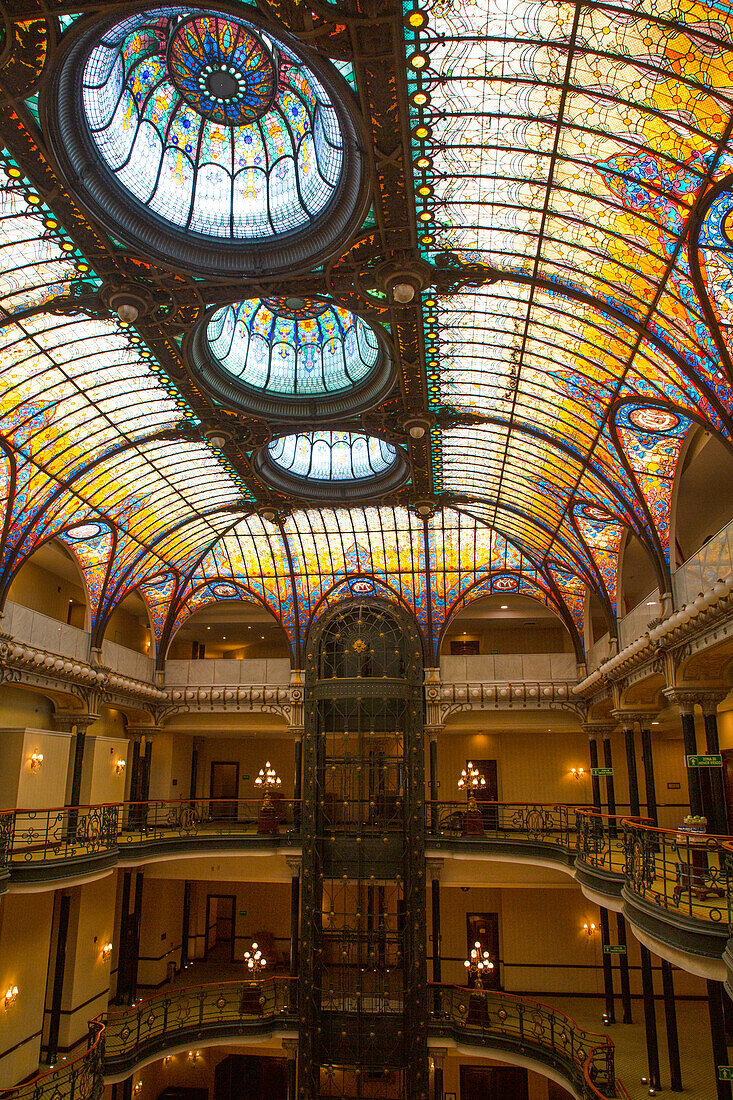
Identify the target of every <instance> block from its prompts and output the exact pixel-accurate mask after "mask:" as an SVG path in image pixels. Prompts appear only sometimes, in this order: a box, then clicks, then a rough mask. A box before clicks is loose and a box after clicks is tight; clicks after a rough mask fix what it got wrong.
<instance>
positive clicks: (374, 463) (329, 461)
mask: <svg viewBox="0 0 733 1100" xmlns="http://www.w3.org/2000/svg"><path fill="white" fill-rule="evenodd" d="M268 451H269V455H270V459H271V461H272V462H273V463H274V464H275V465H276V466H278V467H279V468H280V469H281V470H284V471H285V472H286V473H288V474H290V475H291V476H295V477H302V478H309V479H312V480H316V481H360V480H363V479H366V478H371V477H378V476H379V475H380V474H384V473H385V472H386V471H387V470H389V469H390V467H392V466H393V465H394V464H395V462H396V461H397V451H396V449H395V448H394V447H393V446H392V445H391V444H390V443H386V442H385V441H384V440H383V439H378V438H376V437H374V436H366V435H362V434H361V432H298V433H297V434H294V435H285V436H281V437H280V439H276V440H275V441H274V442H273V443H271V444H270V445H269V447H268Z"/></svg>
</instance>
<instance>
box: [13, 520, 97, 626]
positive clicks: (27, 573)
mask: <svg viewBox="0 0 733 1100" xmlns="http://www.w3.org/2000/svg"><path fill="white" fill-rule="evenodd" d="M8 601H9V602H10V603H11V604H13V603H15V604H20V605H21V606H22V607H27V608H30V610H31V611H38V612H40V613H41V614H43V615H47V616H48V617H49V618H51V619H56V620H57V621H58V622H61V623H67V624H68V625H69V626H75V627H78V628H79V629H80V630H88V629H89V599H88V595H87V589H86V584H85V583H84V574H83V573H82V571H81V568H80V566H79V563H78V562H77V560H76V558H75V557H74V555H73V554H72V553H71V551H70V550H68V549H67V547H66V546H64V544H63V543H62V542H60V541H59V540H58V539H50V540H49V541H48V542H44V543H43V545H42V546H39V547H38V549H37V550H34V552H33V553H32V554H30V555H29V557H27V558H26V559H25V561H24V562H23V564H22V565H21V567H20V569H19V570H18V572H17V573H16V574H15V577H14V578H13V582H12V584H11V585H10V590H9V592H8Z"/></svg>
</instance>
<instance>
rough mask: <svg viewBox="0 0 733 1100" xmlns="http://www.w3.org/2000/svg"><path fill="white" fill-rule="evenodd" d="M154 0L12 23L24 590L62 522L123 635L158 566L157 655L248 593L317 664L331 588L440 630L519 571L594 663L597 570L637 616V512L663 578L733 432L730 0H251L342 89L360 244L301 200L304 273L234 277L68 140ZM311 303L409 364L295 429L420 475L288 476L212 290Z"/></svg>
mask: <svg viewBox="0 0 733 1100" xmlns="http://www.w3.org/2000/svg"><path fill="white" fill-rule="evenodd" d="M130 10H131V9H130V5H129V4H126V5H122V4H113V3H89V2H86V3H80V2H76V3H71V2H66V0H62V2H60V3H53V4H50V5H47V4H44V5H41V4H40V3H36V2H35V0H16V2H15V3H14V4H13V5H12V15H7V13H6V14H5V16H4V18H5V24H4V40H3V46H2V53H1V54H0V94H1V96H2V101H1V102H2V106H0V128H1V129H2V141H3V149H2V157H1V164H2V171H3V185H2V187H1V188H0V272H1V273H0V308H1V309H2V322H3V323H2V328H1V329H0V342H1V344H2V360H1V361H0V368H1V374H0V381H1V383H2V388H1V390H0V437H1V440H2V443H3V450H4V453H5V456H6V461H5V464H4V470H3V475H4V489H3V492H4V498H5V524H4V528H3V534H2V547H1V559H2V560H1V565H2V573H1V574H0V595H2V596H3V597H4V596H6V595H7V591H8V588H9V585H10V583H11V581H12V577H13V576H14V574H15V572H17V570H18V568H19V567H20V565H21V564H22V562H23V561H24V560H25V559H26V558H27V557H28V555H29V554H31V553H32V552H33V550H34V549H35V548H37V547H38V545H40V544H41V543H42V542H44V541H45V540H47V539H49V538H51V537H61V538H62V539H63V540H64V541H65V543H66V545H67V546H68V547H69V548H70V550H71V551H72V552H73V553H75V554H76V556H77V557H78V559H79V561H80V563H81V566H82V569H83V571H84V575H85V578H86V581H87V586H88V588H89V592H90V600H91V603H92V611H93V616H94V629H95V631H96V632H97V634H98V635H99V636H101V633H103V630H104V626H105V623H106V621H107V619H108V617H109V614H110V613H111V610H112V608H113V607H114V606H115V604H116V603H117V602H118V601H119V600H120V599H121V598H122V597H123V596H124V594H125V593H126V592H129V591H130V590H131V589H132V588H133V587H138V588H139V590H140V591H141V593H142V594H143V596H144V598H145V599H146V600H147V601H148V604H149V606H150V608H151V611H152V614H153V619H154V621H155V623H156V632H157V634H158V640H159V642H160V643H161V645H162V646H164V644H165V642H166V641H167V639H169V638H170V636H171V634H172V632H173V631H174V629H175V627H176V625H177V624H179V623H180V622H181V621H182V619H183V618H185V616H186V615H187V614H188V613H189V612H190V611H191V610H193V609H195V608H196V607H199V606H202V605H203V603H206V602H209V601H211V600H214V599H225V598H232V595H233V594H234V595H237V594H239V595H242V594H244V595H251V596H255V597H256V598H258V599H261V600H262V601H263V602H264V603H266V604H267V605H268V606H269V607H271V608H272V609H273V610H274V612H275V614H276V615H277V616H278V617H279V618H280V619H281V620H282V622H283V624H284V626H285V627H286V629H287V630H288V633H289V636H290V638H291V641H292V643H293V647H294V650H295V651H296V655H300V654H301V653H302V646H303V641H304V638H305V635H306V632H307V629H308V625H309V623H310V621H311V620H312V617H313V616H314V615H315V614H317V612H318V609H319V607H320V606H322V605H323V602H324V601H327V600H329V599H331V598H334V595H335V596H339V595H344V594H347V593H353V594H358V593H359V592H360V591H361V592H364V591H370V590H371V591H376V592H379V593H381V594H384V595H387V596H388V597H389V598H393V599H399V600H402V601H404V602H405V603H406V604H407V605H408V606H410V607H411V608H412V609H413V610H414V611H415V613H416V615H417V618H418V621H419V623H420V626H421V628H422V629H423V631H424V634H425V637H426V641H427V642H428V644H430V645H432V646H435V645H436V644H437V641H438V638H439V636H440V631H441V630H442V628H443V625H444V624H445V622H446V621H447V618H448V617H449V616H450V614H451V613H452V611H453V609H454V608H455V607H457V606H459V605H460V604H461V603H462V602H465V600H466V599H467V598H469V597H470V595H471V593H474V594H475V595H477V596H480V595H485V594H486V592H488V591H511V590H521V591H524V592H526V593H527V594H530V595H533V596H534V597H535V598H537V599H541V600H543V602H546V603H548V605H549V606H551V607H553V608H554V609H555V610H556V611H557V613H558V614H559V615H560V616H561V618H563V620H564V621H565V623H566V625H567V626H568V629H570V631H571V633H573V635H574V637H575V640H576V644H577V646H578V650H579V652H580V645H581V643H580V637H581V636H582V615H583V602H584V598H585V593H586V591H587V590H591V591H593V592H595V594H596V595H597V596H598V598H599V599H600V601H601V603H602V604H603V606H604V607H605V608H606V610H607V612H608V613H609V615H610V614H611V613H612V611H613V609H614V606H615V598H616V583H617V581H616V565H617V559H618V551H619V546H620V544H621V540H622V537H623V532H624V531H625V530H627V529H628V530H631V531H633V532H634V533H635V534H636V536H637V537H638V538H639V539H640V540H641V542H642V543H643V544H644V546H645V547H646V548H647V550H648V551H649V554H650V556H651V557H652V559H653V560H654V562H655V567H656V571H657V576H658V580H659V583H660V585H661V586H662V587H668V575H669V525H670V505H671V494H672V486H673V481H674V475H675V468H676V465H677V460H678V457H679V455H680V452H681V448H682V446H683V443H684V440H685V437H686V436H687V435H688V434H689V432H690V431H691V430H692V429H693V428H694V426H695V425H697V424H703V425H705V426H707V427H708V428H710V429H711V430H713V431H715V432H716V433H717V434H718V435H719V436H720V437H721V438H722V439H723V440H724V441H726V442H728V443H731V444H733V438H732V429H733V421H732V411H733V390H732V389H731V384H732V383H733V360H732V359H731V355H732V354H733V347H732V346H731V341H732V338H731V322H732V320H733V314H732V308H733V299H732V298H731V294H733V281H732V273H731V264H732V263H733V230H731V212H732V211H733V190H731V188H732V187H733V146H731V131H732V129H733V101H732V94H733V14H731V13H730V11H729V10H728V8H727V7H725V6H722V5H720V6H717V5H714V6H711V5H707V4H700V3H693V2H687V3H685V4H684V5H682V4H679V5H678V4H675V3H670V2H666V0H663V2H659V3H654V4H652V3H651V2H650V3H638V4H634V5H629V4H627V5H622V6H619V5H614V4H599V3H584V2H580V0H579V2H575V3H571V2H568V3H564V2H552V3H545V4H537V3H529V2H526V3H525V2H523V0H512V2H511V3H509V2H508V0H426V2H414V3H413V0H406V2H405V3H398V2H397V0H340V2H334V3H327V2H324V0H316V2H309V0H301V2H295V0H260V2H259V4H257V5H256V6H252V8H251V9H250V8H248V6H247V5H246V4H239V5H236V6H235V7H231V6H229V7H227V5H226V4H221V5H218V4H212V5H210V6H208V7H207V11H212V10H221V11H223V12H225V13H226V12H227V11H229V12H230V13H235V14H236V15H238V16H240V17H247V13H248V12H251V19H252V20H253V21H254V25H255V26H256V27H257V28H259V29H260V30H261V31H262V33H263V34H265V35H270V36H271V38H268V39H267V41H274V42H276V43H277V41H280V40H279V39H278V38H277V36H278V34H279V35H281V39H282V41H283V42H286V43H288V42H291V43H295V44H296V47H297V48H298V49H302V50H303V51H304V53H303V56H304V57H306V58H310V59H311V61H312V66H313V67H314V71H316V70H317V72H318V74H319V77H323V79H324V80H326V81H327V79H328V72H329V71H330V69H329V66H331V65H332V68H333V71H334V72H335V73H336V77H335V78H334V80H335V81H336V83H334V85H333V87H338V88H340V89H341V91H340V96H341V108H343V112H344V119H345V120H346V121H345V122H343V125H342V129H343V128H344V127H346V126H347V123H348V126H350V127H352V129H353V134H352V137H351V138H350V139H349V140H351V142H352V146H353V149H352V153H351V154H350V155H353V156H354V157H355V158H357V159H358V160H360V163H361V169H360V170H361V180H362V182H361V184H360V189H356V190H355V192H354V197H353V202H352V204H351V207H350V208H349V211H350V212H348V216H347V214H344V216H343V218H342V219H341V222H339V223H338V225H337V226H335V222H332V224H331V226H330V230H329V231H328V232H331V230H332V231H333V232H331V236H334V238H335V239H333V240H331V239H329V236H328V232H327V231H326V230H323V231H321V230H319V233H321V236H319V237H318V240H317V241H316V242H315V243H314V246H313V249H312V250H311V251H310V252H309V249H308V240H307V228H308V227H307V221H308V219H307V217H306V216H305V215H304V214H303V215H302V217H301V215H300V214H298V215H297V216H298V217H301V220H303V219H305V223H306V228H305V229H304V230H303V234H304V240H305V246H304V250H303V251H301V252H300V253H293V255H292V257H291V258H290V260H289V262H288V263H287V264H282V263H281V264H280V265H279V266H278V265H277V264H276V263H275V262H274V261H273V262H272V263H271V262H270V260H269V258H268V257H269V254H265V252H264V251H263V252H262V254H261V256H260V257H259V258H258V256H257V249H256V248H255V249H254V250H250V251H251V252H252V255H251V256H249V257H248V258H247V260H246V263H245V262H244V261H242V263H241V264H240V266H239V267H237V259H236V255H235V252H232V255H233V256H234V259H231V257H230V255H229V253H227V252H226V248H225V246H224V245H222V246H221V256H222V259H221V270H220V271H219V270H217V269H216V256H215V255H214V260H213V261H212V260H211V257H210V256H208V255H207V258H206V259H205V263H207V264H209V269H207V270H204V268H203V267H202V266H201V265H202V264H203V263H204V260H201V262H200V263H194V262H193V261H192V262H191V263H190V264H187V262H186V256H185V248H183V246H182V247H181V248H180V249H179V250H178V251H176V252H175V254H174V252H173V250H171V253H170V254H166V252H165V249H161V247H160V246H159V245H158V244H156V243H155V241H154V240H153V238H152V237H151V244H150V247H149V248H148V249H146V248H145V247H143V246H142V245H141V243H140V240H139V239H138V238H136V237H135V234H134V233H133V232H132V231H130V232H127V231H126V230H125V228H124V226H122V228H120V229H119V231H118V229H117V227H116V226H114V225H112V224H111V222H110V221H109V220H107V219H105V218H104V217H103V216H100V214H99V210H98V209H97V208H96V207H95V204H94V202H93V201H91V200H90V199H89V193H88V191H87V190H85V188H86V187H87V182H85V181H86V180H87V169H86V167H84V166H83V165H82V167H81V168H80V169H79V168H78V166H77V167H76V168H75V167H74V165H75V164H76V162H75V161H73V158H72V156H71V153H69V154H68V157H67V150H66V148H65V146H64V142H65V141H66V138H65V137H64V134H65V133H66V131H65V130H64V126H63V119H62V118H61V119H60V118H59V117H57V115H60V114H61V113H62V112H61V107H62V106H63V102H62V100H63V96H62V92H63V87H62V85H63V79H62V75H60V74H63V69H64V64H65V59H67V60H68V58H72V59H73V57H74V50H75V49H77V48H78V46H77V44H78V42H79V41H81V39H82V37H83V35H85V34H86V35H90V34H92V33H93V29H94V26H95V25H96V23H97V22H99V21H106V23H105V25H108V24H109V23H110V22H114V20H115V18H116V19H118V20H122V19H124V18H125V17H126V16H127V15H128V13H129V11H130ZM161 10H163V6H161ZM178 10H179V12H180V11H188V10H189V9H181V8H179V9H178ZM191 10H193V9H191ZM288 36H292V37H288ZM283 49H285V47H283ZM169 51H170V46H169ZM296 52H297V50H296ZM283 56H284V55H283ZM167 57H168V63H172V62H171V61H170V57H171V54H170V52H169V53H168V55H167ZM159 63H160V64H162V62H159ZM67 68H68V65H67ZM324 74H325V75H324ZM263 79H264V78H263ZM338 81H340V82H341V83H340V84H339V83H338ZM329 87H330V85H329ZM212 109H213V108H212ZM166 125H170V124H166ZM349 133H351V130H350V131H349ZM347 136H348V135H347ZM70 141H71V139H69V142H70ZM347 145H348V142H346V143H345V145H344V148H345V149H346V152H344V154H343V155H344V157H346V156H347V153H348V149H347ZM349 148H351V147H349ZM324 171H326V173H327V171H328V169H326V170H324ZM324 186H325V185H324ZM357 191H358V194H357ZM325 193H326V192H325V191H324V194H325ZM253 194H254V191H253ZM242 201H243V202H246V195H245V198H244V199H243V200H242ZM252 201H253V202H254V199H253V200H252ZM270 201H272V200H270ZM302 201H303V203H305V204H306V205H307V202H308V201H310V200H307V199H303V200H302ZM313 201H315V200H313ZM318 201H319V202H320V201H323V202H325V201H326V200H325V199H323V200H320V199H319V200H318ZM303 209H305V206H304V207H303ZM233 217H234V215H232V218H233ZM153 220H154V219H153ZM151 224H152V223H151ZM313 225H314V226H316V219H315V216H314V221H313ZM334 226H335V228H334ZM336 229H339V232H338V233H336ZM314 233H315V229H314ZM316 244H317V246H318V247H316ZM212 262H213V264H214V267H213V268H212V267H211V263H212ZM405 287H407V288H409V289H410V290H411V291H412V292H414V294H413V296H412V297H411V298H410V300H408V301H406V302H402V303H401V302H400V301H399V298H400V297H405V295H404V294H400V288H401V289H402V290H404V288H405ZM313 296H316V297H322V298H324V299H327V300H329V301H331V302H335V303H337V304H338V306H339V308H340V309H341V310H342V311H344V310H347V311H353V312H354V313H355V314H356V315H357V317H361V318H363V319H364V320H365V321H366V322H368V323H369V324H371V325H375V326H377V327H378V328H379V331H380V334H381V335H380V338H379V339H380V341H382V343H381V344H380V347H382V346H383V348H384V349H385V355H386V357H387V359H388V360H389V362H390V364H391V367H390V370H391V373H389V372H388V371H387V370H386V367H385V370H384V372H383V375H382V376H380V377H381V381H380V383H379V386H377V385H376V383H375V384H374V388H373V390H372V391H370V392H371V399H370V400H369V401H366V402H362V403H361V404H360V405H359V406H358V408H357V407H356V406H355V407H354V409H350V408H349V404H348V401H345V402H340V398H339V400H338V401H334V402H332V404H331V405H330V406H329V412H328V416H327V418H326V420H325V421H324V419H323V417H320V418H319V417H318V416H317V415H316V410H315V406H313V415H312V416H310V415H309V412H308V406H307V405H304V406H303V407H302V408H300V411H299V412H297V413H294V417H291V421H290V423H291V427H290V431H293V432H303V431H307V430H309V429H316V428H318V429H324V426H325V429H326V430H331V431H339V432H350V433H359V432H361V433H366V434H367V435H371V436H376V437H377V438H378V439H382V440H383V441H384V442H386V443H388V444H389V445H390V446H391V447H393V448H396V449H397V454H398V455H401V456H403V457H404V463H405V468H404V476H400V477H399V478H398V477H394V478H392V480H391V481H390V480H389V479H388V480H387V481H384V482H380V483H379V484H377V486H376V490H375V492H374V493H371V494H370V492H369V491H368V489H369V486H368V483H367V482H366V481H365V482H364V483H363V485H364V490H363V491H361V488H360V485H359V484H358V483H357V484H356V488H355V489H354V487H353V486H352V487H351V488H350V489H349V490H348V491H346V490H345V489H344V490H343V492H342V496H341V498H339V497H338V495H337V496H336V497H335V498H334V497H331V499H326V497H325V495H324V499H323V500H319V491H318V489H317V488H316V491H315V493H314V492H312V491H311V489H310V488H309V487H308V486H306V487H305V488H304V490H303V492H302V493H300V492H298V490H297V484H296V487H295V488H293V487H292V485H291V483H290V482H289V481H288V480H287V479H285V480H278V479H272V478H270V479H269V480H268V476H267V468H266V465H265V464H263V457H262V456H263V455H265V457H266V456H267V455H268V454H271V453H273V452H271V451H268V445H269V444H270V443H271V442H272V440H273V439H277V438H278V437H280V436H282V435H284V434H287V431H288V427H287V418H284V417H281V416H279V415H278V404H277V403H278V401H279V397H278V396H277V394H276V395H275V396H274V397H273V396H272V394H270V395H269V396H268V403H266V404H262V405H260V406H257V408H252V409H249V410H248V409H247V408H242V407H238V406H237V404H236V402H232V401H227V400H226V399H225V398H223V397H220V396H219V395H218V391H217V392H216V393H215V392H213V391H212V389H211V386H209V385H207V384H205V380H204V378H203V375H202V374H201V373H200V371H199V370H198V368H197V363H196V360H195V356H194V355H192V353H191V347H192V335H191V334H192V332H193V331H195V330H196V325H197V322H198V325H199V329H200V325H201V323H202V321H201V319H202V318H203V317H204V315H206V317H211V316H212V310H214V308H215V307H226V306H228V305H230V304H232V303H238V302H241V301H242V300H243V299H252V298H265V299H267V300H268V301H269V302H274V301H277V302H283V301H284V302H286V303H287V302H293V301H301V300H303V299H307V298H309V297H313ZM406 296H407V297H408V298H409V293H408V294H407V295H406ZM133 300H134V302H135V303H136V312H137V317H136V318H135V321H134V323H132V324H130V323H124V322H121V321H120V316H124V312H123V313H122V314H120V313H119V312H118V311H119V303H120V302H121V301H125V302H126V301H133ZM270 308H274V307H270ZM339 316H342V317H343V316H346V314H344V313H343V312H342V314H340V315H339ZM349 324H351V322H348V321H347V322H345V326H346V327H345V328H344V331H346V328H348V325H349ZM352 328H353V325H352ZM268 331H269V330H268ZM283 354H284V353H283ZM375 354H376V353H375ZM369 361H370V362H371V360H369ZM385 361H386V360H385ZM364 369H366V368H364ZM324 377H325V374H324ZM380 387H381V388H380ZM384 453H385V454H386V453H387V452H386V451H385V452H384ZM389 453H390V454H391V451H390V452H389ZM375 484H376V483H375ZM227 583H228V587H227ZM355 584H356V586H357V587H356V591H355V593H354V585H355ZM369 585H371V586H372V587H371V589H370V588H369ZM360 586H361V587H360ZM365 586H366V587H365Z"/></svg>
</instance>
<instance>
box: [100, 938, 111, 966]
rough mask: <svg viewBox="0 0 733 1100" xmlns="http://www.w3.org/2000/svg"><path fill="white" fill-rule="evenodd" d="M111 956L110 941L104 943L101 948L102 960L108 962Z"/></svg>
mask: <svg viewBox="0 0 733 1100" xmlns="http://www.w3.org/2000/svg"><path fill="white" fill-rule="evenodd" d="M111 956H112V944H111V943H105V945H104V946H103V948H102V962H109V960H110V958H111Z"/></svg>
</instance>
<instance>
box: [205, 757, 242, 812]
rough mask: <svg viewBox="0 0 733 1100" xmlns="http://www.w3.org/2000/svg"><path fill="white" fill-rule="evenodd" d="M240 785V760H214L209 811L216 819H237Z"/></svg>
mask: <svg viewBox="0 0 733 1100" xmlns="http://www.w3.org/2000/svg"><path fill="white" fill-rule="evenodd" d="M238 787H239V762H238V761H237V760H214V761H212V764H211V784H210V787H209V797H210V799H211V802H210V803H209V812H210V816H211V817H212V818H213V819H214V820H216V821H222V820H226V821H235V820H236V817H237V795H238Z"/></svg>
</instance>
